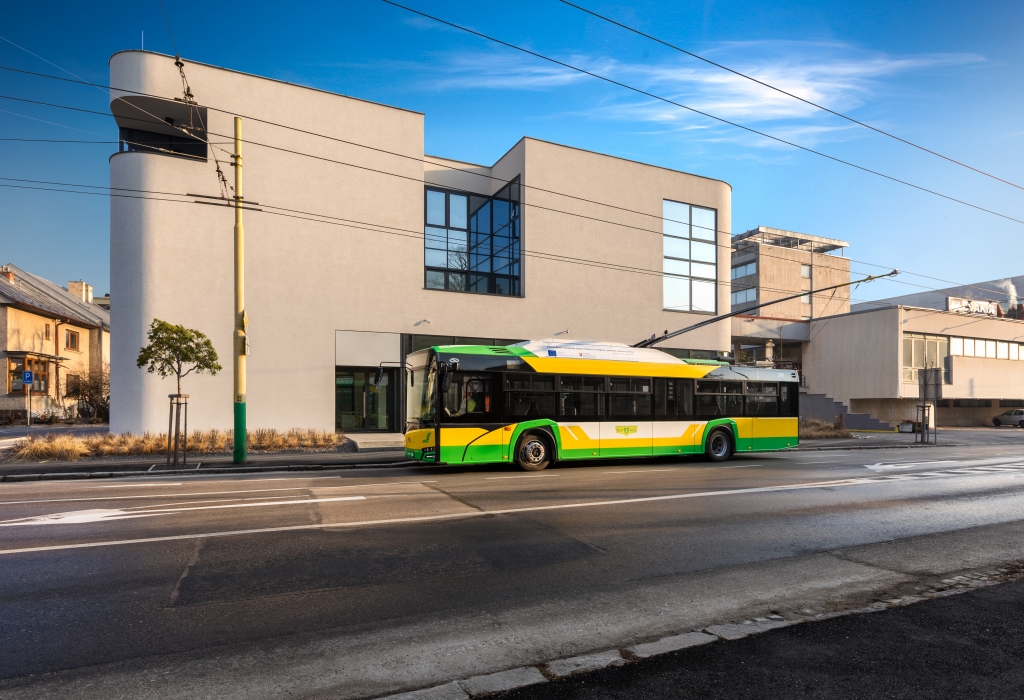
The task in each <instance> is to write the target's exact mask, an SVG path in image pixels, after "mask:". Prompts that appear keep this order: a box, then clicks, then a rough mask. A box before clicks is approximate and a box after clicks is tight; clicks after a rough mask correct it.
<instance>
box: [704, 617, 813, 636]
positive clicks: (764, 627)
mask: <svg viewBox="0 0 1024 700" xmlns="http://www.w3.org/2000/svg"><path fill="white" fill-rule="evenodd" d="M799 622H800V620H767V619H765V620H763V621H762V620H757V619H755V620H747V621H746V622H742V623H740V624H738V625H711V626H710V627H705V628H704V632H706V633H708V634H713V635H715V636H716V637H721V638H722V639H726V640H730V641H731V640H733V639H743V638H744V637H749V636H750V635H752V634H757V633H759V632H767V631H768V630H773V629H778V628H780V627H789V626H790V625H795V624H797V623H799Z"/></svg>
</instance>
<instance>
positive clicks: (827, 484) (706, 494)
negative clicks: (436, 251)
mask: <svg viewBox="0 0 1024 700" xmlns="http://www.w3.org/2000/svg"><path fill="white" fill-rule="evenodd" d="M1020 469H1022V470H1024V465H1020ZM977 473H978V474H984V475H986V476H994V475H993V474H991V473H988V472H977ZM934 474H936V475H937V477H939V478H941V477H946V476H947V475H948V474H949V472H934ZM911 478H912V475H909V474H892V475H886V476H869V477H860V478H853V479H834V480H830V481H814V482H808V483H803V484H788V485H782V486H761V487H754V488H745V489H728V490H724V491H698V492H689V493H675V494H667V495H663V496H642V497H638V498H621V499H615V500H609V501H584V502H582V503H561V504H556V505H549V506H528V507H524V508H502V509H497V510H479V511H462V512H458V513H445V514H440V515H419V516H409V517H404V518H381V519H378V520H358V521H351V522H339V523H318V524H309V525H284V526H280V527H265V528H253V529H246V530H225V531H220V532H201V533H191V534H183V535H164V536H160V537H140V538H135V539H127V540H106V541H99V542H77V543H74V544H59V545H43V546H39V547H19V548H15V549H0V556H3V555H10V554H28V553H33V552H55V551H63V550H72V549H90V548H94V547H115V546H121V545H131V544H149V543H155V542H175V541H180V540H190V539H195V538H197V537H234V536H240V535H261V534H268V533H276V532H296V531H302V530H326V529H331V530H339V529H343V528H359V527H373V526H383V525H401V524H406V523H423V522H440V521H446V520H468V519H471V518H479V517H482V516H492V515H512V514H516V513H538V512H543V511H555V510H570V509H574V508H601V507H613V506H622V505H631V504H637V503H654V502H658V501H674V500H683V499H689V498H711V497H717V496H740V495H746V494H752V493H772V492H776V491H782V492H784V491H800V490H809V489H826V488H842V487H845V486H865V485H871V484H882V483H891V482H892V481H893V480H894V479H895V480H910V479H911Z"/></svg>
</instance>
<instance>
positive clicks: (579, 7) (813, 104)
mask: <svg viewBox="0 0 1024 700" xmlns="http://www.w3.org/2000/svg"><path fill="white" fill-rule="evenodd" d="M558 2H560V3H562V4H563V5H568V6H569V7H574V8H576V9H577V10H579V11H581V12H585V13H586V14H588V15H591V16H592V17H596V18H598V19H601V20H604V21H605V22H608V23H609V24H614V25H615V26H617V27H621V28H622V29H625V30H626V31H628V32H632V33H633V34H636V35H638V36H642V37H644V38H645V39H650V40H651V41H653V42H656V43H658V44H661V45H662V46H665V47H668V48H670V49H673V50H674V51H679V52H680V53H684V54H686V55H687V56H691V57H693V58H696V59H697V60H698V61H704V62H705V63H707V64H710V65H712V66H715V67H717V68H721V69H722V70H724V71H728V72H729V73H732V74H733V75H738V76H739V77H741V78H744V79H746V80H750V81H752V82H755V83H757V84H758V85H761V86H763V87H766V88H768V89H769V90H774V91H775V92H778V93H781V94H783V95H786V96H787V97H792V98H793V99H794V100H799V101H800V102H803V103H804V104H807V105H810V106H811V107H815V108H817V109H820V110H822V111H824V112H828V113H829V114H832V115H834V116H837V117H839V118H840V119H845V120H846V121H848V122H851V123H853V124H856V125H858V126H862V127H864V128H865V129H870V130H871V131H874V132H875V133H878V134H881V135H882V136H888V137H889V138H891V139H895V140H896V141H899V142H900V143H904V144H906V145H908V146H911V147H912V148H916V149H918V150H920V151H924V152H925V153H929V154H931V155H933V156H936V157H938V158H942V159H943V160H945V161H949V162H950V163H953V164H955V165H959V166H960V167H962V168H967V169H968V170H973V171H974V172H976V173H978V174H979V175H984V176H985V177H990V178H992V179H993V180H997V181H999V182H1002V183H1003V184H1006V185H1009V186H1010V187H1016V188H1017V189H1019V190H1024V187H1021V186H1020V185H1018V184H1016V183H1014V182H1010V181H1009V180H1004V179H1003V178H1001V177H999V176H998V175H993V174H992V173H988V172H985V171H984V170H980V169H979V168H975V167H974V166H971V165H968V164H967V163H963V162H961V161H959V160H956V159H955V158H950V157H949V156H944V155H942V154H941V153H939V152H937V151H933V150H932V149H930V148H926V147H924V146H921V145H918V144H916V143H914V142H912V141H908V140H907V139H905V138H902V137H900V136H896V135H895V134H892V133H890V132H888V131H885V130H883V129H879V128H878V127H876V126H872V125H871V124H867V123H865V122H862V121H860V120H859V119H854V118H853V117H851V116H848V115H846V114H842V113H841V112H837V111H835V110H834V109H829V108H828V107H825V106H823V105H820V104H818V103H817V102H812V101H811V100H808V99H806V98H803V97H800V96H799V95H796V94H794V93H792V92H788V91H787V90H783V89H782V88H780V87H776V86H774V85H772V84H770V83H766V82H764V81H763V80H758V79H757V78H755V77H753V76H751V75H747V74H746V73H741V72H740V71H738V70H735V69H733V68H730V67H729V66H724V65H722V64H721V63H716V62H715V61H712V60H711V59H709V58H705V57H704V56H701V55H699V54H696V53H693V52H692V51H687V50H686V49H684V48H682V47H680V46H676V45H675V44H671V43H669V42H667V41H665V40H663V39H659V38H658V37H656V36H653V35H651V34H647V33H646V32H642V31H640V30H639V29H636V28H635V27H631V26H629V25H627V24H623V23H622V22H619V21H617V20H614V19H612V18H611V17H608V16H606V15H602V14H600V13H598V12H595V11H593V10H590V9H588V8H586V7H583V6H582V5H577V4H576V3H573V2H569V0H558Z"/></svg>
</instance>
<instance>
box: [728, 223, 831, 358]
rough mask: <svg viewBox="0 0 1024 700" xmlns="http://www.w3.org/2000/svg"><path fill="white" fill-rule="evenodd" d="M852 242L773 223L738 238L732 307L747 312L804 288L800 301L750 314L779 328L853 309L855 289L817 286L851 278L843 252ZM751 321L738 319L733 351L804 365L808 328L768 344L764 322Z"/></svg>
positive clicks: (735, 241)
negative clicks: (851, 290) (764, 333)
mask: <svg viewBox="0 0 1024 700" xmlns="http://www.w3.org/2000/svg"><path fill="white" fill-rule="evenodd" d="M849 245H850V244H849V243H847V242H846V241H840V240H838V239H835V238H823V237H821V236H811V235H808V234H804V233H796V232H795V231H783V230H782V229H777V228H769V227H768V226H758V227H757V228H755V229H751V230H750V231H746V232H744V233H740V234H737V235H735V236H733V237H732V269H731V271H730V277H731V279H732V294H731V297H730V301H731V306H732V310H733V311H742V310H743V309H745V308H748V307H751V306H755V305H757V304H764V303H768V302H772V301H775V300H776V299H783V298H785V297H789V296H793V295H794V294H800V293H801V292H803V295H802V296H800V297H798V298H796V299H791V300H789V301H783V302H779V303H778V304H772V305H771V306H768V307H765V308H762V309H754V310H752V311H751V312H750V314H749V315H750V316H752V317H757V318H760V319H769V324H768V325H769V326H770V327H772V328H774V327H775V326H776V325H777V322H780V321H787V320H791V321H808V320H810V319H812V318H821V317H823V316H834V315H837V314H843V313H846V312H848V311H849V310H850V290H849V289H838V290H832V291H827V292H822V293H816V292H815V291H814V290H815V289H821V288H823V287H830V286H832V285H836V284H842V283H843V282H849V281H850V261H849V259H847V258H846V257H843V255H842V254H843V252H844V251H845V249H846V248H847V247H849ZM837 251H838V253H837ZM751 323H753V320H752V319H747V320H745V321H744V322H743V323H742V324H737V323H735V322H734V323H733V338H732V340H733V352H734V355H735V357H736V359H737V360H738V361H740V362H752V361H758V360H765V359H768V357H769V356H770V357H771V359H774V360H776V361H781V362H785V363H787V366H798V365H799V363H800V360H801V353H802V351H803V343H804V342H805V340H806V338H805V334H804V333H802V332H796V335H792V333H793V332H794V331H797V329H799V328H801V326H796V327H794V328H791V329H789V331H788V333H789V335H787V334H786V333H782V334H780V335H777V336H776V337H774V338H770V339H769V340H771V345H768V340H766V339H765V338H764V337H762V333H761V331H760V330H756V329H759V328H760V326H752V325H749V324H751ZM744 324H747V325H744ZM748 331H750V332H749V333H748ZM766 351H767V353H768V354H766Z"/></svg>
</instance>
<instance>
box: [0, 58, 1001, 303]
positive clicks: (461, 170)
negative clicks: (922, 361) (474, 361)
mask: <svg viewBox="0 0 1024 700" xmlns="http://www.w3.org/2000/svg"><path fill="white" fill-rule="evenodd" d="M0 70H8V71H13V72H17V73H25V74H28V75H32V76H35V77H41V78H49V79H52V80H59V81H64V82H70V83H80V84H85V85H90V86H93V87H99V88H106V89H109V90H118V91H120V92H128V93H132V94H137V95H143V96H146V97H155V98H159V99H167V98H166V97H163V96H160V95H153V94H151V93H145V92H139V91H137V90H128V89H124V88H116V87H112V86H108V85H101V84H98V83H88V82H85V81H81V80H69V79H67V78H61V77H60V76H54V75H48V74H46V73H35V72H32V71H25V70H22V69H18V68H10V67H8V66H0ZM0 97H3V96H0ZM13 99H20V98H13ZM39 104H46V105H48V106H52V107H58V108H63V105H56V104H52V103H39ZM203 106H204V107H206V108H207V109H209V110H213V111H216V112H221V113H224V114H236V115H237V116H239V117H242V118H243V119H249V120H252V121H255V122H259V123H262V124H267V125H269V126H276V127H279V128H281V129H287V130H290V131H296V132H298V133H302V134H307V135H310V136H317V137H319V138H323V139H327V140H329V141H336V142H339V143H344V144H347V145H351V146H356V147H359V148H365V149H367V150H371V151H376V152H378V153H385V154H388V155H392V156H396V157H399V158H405V159H409V160H414V161H417V162H420V163H424V164H429V165H433V166H437V167H441V168H445V169H448V170H453V171H456V172H459V173H465V174H468V175H474V176H477V177H482V178H487V179H489V180H495V181H499V182H502V183H505V182H506V180H504V179H502V178H498V177H495V176H493V175H487V174H485V173H480V172H477V171H474V170H469V169H465V168H458V167H456V166H452V165H447V164H445V163H439V162H436V161H434V160H430V159H428V158H421V157H417V156H411V155H408V154H405V153H398V152H396V151H390V150H387V149H384V148H379V147H376V146H370V145H367V144H362V143H359V142H356V141H350V140H347V139H342V138H338V137H335V136H329V135H327V134H321V133H318V132H315V131H309V130H306V129H301V128H299V127H295V126H289V125H287V124H281V123H279V122H273V121H269V120H266V119H260V118H258V117H252V116H246V115H244V114H238V113H237V112H234V111H231V110H225V109H220V108H218V107H212V106H210V105H203ZM72 109H74V108H72ZM150 116H153V115H150ZM155 123H163V122H162V120H157V121H156V122H155ZM215 135H218V136H221V135H220V134H215ZM207 143H210V144H212V142H211V141H207ZM255 145H260V146H263V147H266V148H278V147H275V146H271V145H269V144H255ZM282 150H287V149H282ZM290 152H292V153H294V154H296V155H302V156H308V157H312V158H320V157H319V156H314V155H310V154H306V153H302V152H301V151H290ZM335 162H338V163H339V164H341V165H351V166H352V167H363V166H356V165H353V164H350V163H345V162H343V161H335ZM376 172H380V173H383V174H387V175H394V176H397V177H405V176H402V175H397V174H396V173H389V172H387V171H382V170H378V171H376ZM417 180H418V178H417ZM424 184H429V183H426V182H425V183H424ZM439 186H440V185H439ZM520 187H523V188H525V189H532V190H535V191H538V192H545V193H548V194H553V195H557V196H561V197H566V198H569V199H575V200H577V201H581V202H586V203H588V204H596V205H598V206H603V207H609V208H611V209H617V210H619V211H625V212H630V213H633V214H637V215H640V216H644V217H648V218H653V219H659V220H661V221H672V222H675V223H683V222H677V221H675V219H671V218H667V217H663V216H658V215H656V214H650V213H647V212H641V211H638V210H635V209H630V208H628V207H622V206H619V205H615V204H609V203H607V202H599V201H596V200H592V199H588V198H586V197H580V196H577V195H571V194H567V193H564V192H558V191H555V190H550V189H546V188H543V187H538V186H536V185H529V184H526V183H520ZM528 206H533V207H536V208H545V207H542V206H541V205H536V204H530V205H528ZM551 211H556V212H559V213H563V214H567V215H569V216H584V215H582V214H575V213H572V212H565V211H561V210H557V209H552V210H551ZM609 223H614V222H609ZM616 225H622V224H616ZM630 228H638V229H639V230H644V231H651V232H652V233H658V232H657V231H652V230H651V229H644V228H641V227H634V226H631V227H630ZM716 233H726V234H729V235H732V233H731V232H730V231H724V230H716ZM716 245H718V246H719V247H728V248H730V249H731V248H732V246H731V245H730V246H724V245H722V244H716ZM768 257H777V256H768ZM847 259H849V260H850V261H851V262H856V263H860V264H863V265H871V266H873V267H878V268H880V269H889V268H890V267H891V266H889V265H879V264H878V263H869V262H866V261H861V260H855V259H853V258H847ZM832 269H838V268H832ZM901 273H904V274H908V275H913V276H915V277H922V278H925V279H931V280H935V281H937V282H944V283H947V284H952V285H954V286H974V287H975V288H977V289H982V290H983V291H993V290H985V288H984V287H977V285H964V284H962V283H960V282H955V281H952V280H946V279H942V278H940V277H934V276H930V275H924V274H921V273H917V272H911V271H909V270H901ZM891 281H893V282H898V283H900V284H911V283H909V282H906V281H904V280H891ZM918 286H920V285H918ZM994 293H996V294H1003V292H994Z"/></svg>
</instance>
